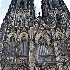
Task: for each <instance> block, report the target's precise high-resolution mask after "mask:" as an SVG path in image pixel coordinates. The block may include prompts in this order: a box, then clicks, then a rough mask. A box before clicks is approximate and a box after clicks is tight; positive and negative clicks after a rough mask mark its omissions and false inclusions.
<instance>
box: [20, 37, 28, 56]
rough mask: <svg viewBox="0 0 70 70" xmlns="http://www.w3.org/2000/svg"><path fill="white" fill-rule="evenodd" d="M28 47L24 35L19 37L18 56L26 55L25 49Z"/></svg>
mask: <svg viewBox="0 0 70 70" xmlns="http://www.w3.org/2000/svg"><path fill="white" fill-rule="evenodd" d="M27 50H28V47H27V40H26V38H25V36H23V37H22V38H21V43H20V56H27V52H28V51H27Z"/></svg>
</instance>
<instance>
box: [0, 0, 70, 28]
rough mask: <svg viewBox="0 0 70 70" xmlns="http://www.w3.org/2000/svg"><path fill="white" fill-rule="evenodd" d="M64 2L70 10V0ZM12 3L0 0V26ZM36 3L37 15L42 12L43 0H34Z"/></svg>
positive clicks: (7, 0) (9, 0) (8, 0)
mask: <svg viewBox="0 0 70 70" xmlns="http://www.w3.org/2000/svg"><path fill="white" fill-rule="evenodd" d="M64 2H65V4H66V5H67V8H68V10H69V11H70V0H64ZM10 3H11V0H0V27H1V24H2V22H3V19H4V17H5V15H6V13H7V11H8V8H9V5H10ZM34 3H35V7H36V8H35V9H36V15H38V12H41V0H34Z"/></svg>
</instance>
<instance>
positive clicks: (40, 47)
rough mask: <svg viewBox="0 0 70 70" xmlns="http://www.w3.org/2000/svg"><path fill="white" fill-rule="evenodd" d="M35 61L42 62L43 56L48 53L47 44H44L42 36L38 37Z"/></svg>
mask: <svg viewBox="0 0 70 70" xmlns="http://www.w3.org/2000/svg"><path fill="white" fill-rule="evenodd" d="M37 55H38V58H37V61H38V62H39V63H42V62H43V61H44V60H45V56H47V55H48V46H47V44H46V41H45V39H44V38H43V37H40V39H39V42H38V48H37Z"/></svg>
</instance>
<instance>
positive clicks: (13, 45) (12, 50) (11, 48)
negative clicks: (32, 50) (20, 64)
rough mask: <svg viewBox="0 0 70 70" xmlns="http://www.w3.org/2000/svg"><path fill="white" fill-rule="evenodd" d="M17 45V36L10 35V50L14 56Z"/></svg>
mask: <svg viewBox="0 0 70 70" xmlns="http://www.w3.org/2000/svg"><path fill="white" fill-rule="evenodd" d="M15 46H16V41H15V37H14V36H11V37H10V51H11V54H12V55H13V56H14V53H15V48H16V47H15Z"/></svg>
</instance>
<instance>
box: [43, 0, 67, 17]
mask: <svg viewBox="0 0 70 70" xmlns="http://www.w3.org/2000/svg"><path fill="white" fill-rule="evenodd" d="M64 7H65V8H67V7H66V5H65V3H64V1H63V0H42V16H43V17H46V16H47V13H48V10H52V9H54V10H55V9H58V10H59V9H61V8H64Z"/></svg>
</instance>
